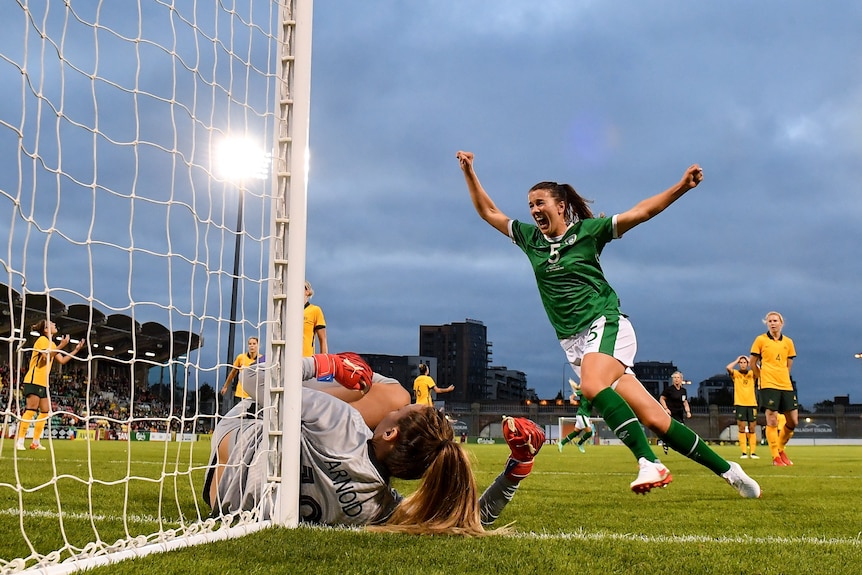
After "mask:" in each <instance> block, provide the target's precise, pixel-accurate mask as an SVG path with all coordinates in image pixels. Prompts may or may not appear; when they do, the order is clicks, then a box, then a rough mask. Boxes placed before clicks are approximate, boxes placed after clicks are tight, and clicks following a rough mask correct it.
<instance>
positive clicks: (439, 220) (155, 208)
mask: <svg viewBox="0 0 862 575" xmlns="http://www.w3.org/2000/svg"><path fill="white" fill-rule="evenodd" d="M71 6H72V9H73V10H74V11H75V12H74V14H69V13H67V12H66V10H68V5H66V4H63V3H59V4H58V3H53V2H52V3H37V2H33V3H30V4H28V10H26V11H25V10H24V9H23V8H22V7H21V6H17V5H16V6H14V9H11V10H10V11H9V14H7V15H6V16H5V17H4V18H3V19H2V20H0V32H2V34H0V79H2V81H0V205H2V210H0V237H7V236H8V237H9V240H8V242H7V249H6V250H3V251H0V263H2V264H3V268H4V270H6V273H5V275H4V277H3V278H2V279H0V281H2V282H3V283H7V284H9V285H11V286H13V287H14V288H15V289H19V290H20V289H23V288H24V287H26V289H28V290H31V291H41V290H46V291H50V292H51V294H52V295H54V296H56V297H58V298H59V299H60V300H62V301H64V302H65V303H67V304H73V303H81V302H82V301H83V302H86V301H89V302H92V303H93V305H94V306H96V307H98V308H100V309H101V310H102V311H104V312H105V313H128V314H135V316H136V319H138V320H139V321H141V322H144V321H158V322H160V323H163V324H165V325H167V326H169V327H170V328H171V329H173V330H191V331H195V332H198V333H203V335H204V336H205V341H204V347H203V348H202V350H201V354H202V357H203V356H204V355H205V356H206V358H203V359H200V360H195V361H198V364H197V367H198V368H199V369H198V372H199V374H200V379H199V383H201V382H207V383H211V384H212V382H213V379H220V378H221V377H222V375H221V373H220V372H219V370H218V369H217V368H216V364H217V363H218V362H219V361H225V357H226V355H228V354H227V353H226V344H225V338H224V337H223V335H224V334H216V336H215V337H213V336H212V331H211V330H216V331H218V328H219V327H221V328H222V331H224V329H223V327H224V322H222V321H219V320H218V318H219V317H222V318H224V317H226V315H227V307H228V302H229V299H230V298H229V294H230V283H231V282H230V279H229V273H228V271H226V270H229V269H230V266H231V263H232V259H233V253H234V236H233V235H232V231H233V229H234V226H235V221H236V205H237V203H236V198H237V194H236V186H235V185H231V184H227V183H225V182H224V181H222V180H219V179H218V178H215V177H213V171H212V170H211V168H212V163H211V151H212V149H213V147H214V144H215V141H216V139H217V138H218V137H220V136H221V135H222V134H226V133H230V132H232V131H235V130H238V129H243V130H247V131H250V130H262V131H263V132H265V131H266V130H267V129H268V130H269V131H270V132H271V131H272V126H271V124H269V123H268V122H271V119H272V117H273V114H271V113H270V115H267V114H266V111H267V109H268V108H269V107H270V103H271V102H272V101H273V100H274V94H273V93H272V92H271V91H267V90H257V89H254V88H253V89H252V90H251V91H249V92H246V91H245V89H246V85H247V84H248V83H250V82H252V81H253V80H254V77H255V75H257V71H258V69H264V68H266V65H265V63H266V62H267V61H269V62H270V66H271V67H270V68H269V70H273V69H274V68H275V64H274V63H275V61H276V58H275V54H274V53H272V52H271V51H267V50H268V47H269V45H268V44H267V42H266V34H267V33H268V32H269V30H272V28H269V29H267V28H266V27H265V26H257V27H253V28H251V29H250V31H249V29H246V30H243V27H242V25H241V24H242V22H241V20H243V18H244V16H243V10H244V9H245V7H244V5H243V3H242V2H237V3H236V4H235V5H234V7H236V8H237V11H236V14H234V15H232V16H231V17H229V16H226V15H225V13H224V12H220V11H218V10H216V9H215V8H214V7H213V6H211V5H208V4H206V3H198V4H197V5H193V4H191V3H188V4H186V3H179V4H177V5H176V6H174V7H173V8H171V5H169V3H165V2H158V1H152V2H142V3H140V8H141V13H142V15H143V17H142V19H141V21H140V22H139V21H138V18H137V15H138V7H137V6H135V5H134V4H132V5H126V4H124V3H118V2H103V3H95V2H86V1H80V0H76V1H74V2H72V3H71ZM130 6H131V7H130ZM251 6H252V7H253V10H254V11H255V14H254V18H253V20H254V21H255V22H256V23H258V22H260V23H265V21H266V19H267V18H268V17H269V14H268V12H267V11H268V10H269V9H270V8H271V6H272V5H269V4H266V3H262V2H254V3H252V4H251ZM46 8H47V9H48V15H44V14H43V12H44V10H45V9H46ZM261 19H262V20H261ZM95 21H98V22H99V28H98V31H97V32H95V33H94V32H93V29H92V28H91V27H90V26H89V25H87V23H88V22H95ZM272 21H274V18H273V19H272ZM192 24H195V25H197V26H200V28H201V29H200V32H199V33H198V34H192ZM43 27H44V28H45V31H46V33H45V34H44V35H43V34H42V28H43ZM212 29H217V31H218V40H213V38H214V37H215V33H212V32H211V30H212ZM139 30H140V32H139ZM860 30H862V4H860V3H858V2H852V1H837V0H836V1H834V2H829V3H828V5H827V4H825V3H822V2H821V3H817V2H802V1H791V0H762V1H758V2H751V1H748V0H745V1H742V0H740V1H733V0H731V1H725V2H721V3H718V2H684V1H676V2H675V1H665V2H644V1H641V0H631V1H624V0H620V1H613V2H611V1H604V0H603V1H582V0H556V1H547V0H534V1H532V2H524V1H523V0H521V1H509V0H484V1H474V0H432V1H430V2H415V1H407V0H402V1H395V0H391V1H389V0H370V1H367V2H355V1H348V0H317V1H316V2H315V3H314V23H313V39H314V48H313V58H312V93H311V122H310V144H311V171H310V174H309V188H308V222H309V232H308V258H307V277H308V279H309V280H310V281H311V282H312V283H313V284H314V287H315V290H316V295H315V297H314V302H315V303H317V304H318V305H320V306H321V307H322V308H323V310H324V312H325V314H326V319H327V333H328V337H329V341H330V349H332V350H354V351H358V352H361V353H363V352H364V353H379V354H393V355H415V354H417V353H418V339H419V326H420V325H421V324H446V323H452V322H463V321H464V320H465V319H467V318H471V319H476V320H480V321H482V322H483V323H484V324H485V325H486V326H487V330H488V339H489V341H491V342H493V364H494V365H505V366H507V367H508V368H510V369H515V370H520V371H523V372H525V373H526V374H527V380H528V385H529V386H530V387H533V388H535V389H536V390H537V392H538V393H539V395H540V396H542V397H553V396H554V395H556V393H557V392H558V391H559V390H560V389H561V388H562V387H563V386H564V385H565V383H564V382H565V380H566V379H567V378H568V377H569V375H570V373H569V372H568V371H567V368H566V367H565V359H564V355H563V352H562V350H561V349H560V347H559V344H558V342H557V341H556V339H555V337H554V333H553V330H552V329H551V327H550V325H549V323H548V320H547V318H546V316H545V313H544V310H543V309H542V307H541V304H540V301H539V297H538V293H537V290H536V287H535V282H534V280H533V276H532V271H531V270H530V267H529V264H528V262H527V259H526V257H525V256H524V255H523V253H522V252H521V251H520V250H519V249H518V248H517V247H515V246H514V245H513V244H512V243H511V242H510V241H508V240H507V239H506V238H505V237H504V236H502V235H501V234H499V233H498V232H496V231H495V230H494V229H492V228H491V227H490V226H488V225H487V224H485V223H484V222H483V221H482V220H481V219H480V218H479V216H478V215H477V214H476V213H475V212H474V210H473V207H472V204H471V202H470V200H469V196H468V194H467V190H466V187H465V184H464V179H463V176H462V174H461V171H460V169H459V167H458V162H457V161H456V159H455V153H456V152H457V151H458V150H461V149H464V150H469V151H472V152H474V153H475V155H476V161H475V166H476V170H477V173H478V175H479V177H480V179H481V181H482V183H483V184H484V185H485V188H486V189H487V190H488V192H489V193H490V194H491V196H492V197H493V198H494V200H495V201H496V203H497V205H498V207H499V208H500V209H501V210H502V211H503V212H505V213H506V214H507V215H508V216H510V217H512V218H518V219H521V220H529V218H530V216H529V211H528V209H527V201H526V198H527V191H528V190H529V188H530V187H531V186H532V185H533V184H535V183H537V182H539V181H544V180H554V181H559V182H568V183H570V184H572V185H574V186H575V188H576V189H577V190H578V191H579V192H580V194H581V195H583V196H584V197H586V198H589V199H592V200H594V203H593V210H594V212H596V213H600V212H604V213H606V214H608V215H612V214H615V213H618V212H621V211H625V210H627V209H629V208H631V207H632V206H633V205H635V204H636V203H637V202H638V201H640V200H641V199H643V198H645V197H648V196H651V195H653V194H655V193H658V192H661V191H662V190H664V189H666V188H667V187H669V186H671V185H673V184H674V183H676V182H677V181H678V180H679V178H680V177H681V176H682V174H683V172H684V171H685V169H686V168H687V167H688V166H689V165H690V164H693V163H699V164H700V165H701V166H702V168H703V170H704V175H705V180H704V181H703V183H702V184H701V185H700V186H699V187H698V188H697V189H695V190H693V191H692V192H690V193H689V194H688V195H686V196H685V197H684V198H682V199H681V200H680V201H679V202H677V203H676V204H674V205H673V206H671V207H670V208H669V209H668V210H667V211H666V212H664V213H662V214H661V215H659V216H658V217H657V218H656V219H654V220H652V221H649V222H647V223H645V224H643V225H642V226H640V227H638V228H636V229H634V230H632V231H630V232H629V233H627V234H626V236H625V237H624V238H622V239H620V240H618V241H614V242H611V243H610V244H609V245H608V246H607V247H606V248H605V250H604V253H603V255H602V265H603V267H604V270H605V273H606V275H607V277H608V279H609V280H610V282H611V284H612V285H613V286H614V287H615V289H616V291H617V292H618V294H619V295H620V298H621V300H622V305H623V311H624V312H625V313H627V314H628V315H629V316H630V318H631V320H632V322H633V324H634V326H635V330H636V332H637V335H638V339H639V352H638V355H637V359H638V360H640V361H649V360H652V361H667V362H673V363H674V364H675V365H677V366H678V367H679V368H680V369H681V370H682V371H683V372H684V373H685V377H686V379H688V380H691V381H693V382H694V383H695V384H697V383H699V382H700V381H702V380H703V379H706V378H708V377H710V376H712V375H715V374H720V373H723V371H724V367H725V365H727V364H728V362H730V361H731V360H733V359H734V358H736V357H737V356H739V355H740V354H746V353H748V351H749V350H750V346H751V343H752V341H753V340H754V338H755V337H756V336H757V335H758V334H759V333H761V332H763V331H765V326H764V325H763V323H762V321H761V320H762V318H763V317H764V316H765V315H766V313H767V312H768V311H770V310H778V311H780V312H781V313H782V314H783V315H784V317H785V320H786V325H785V334H786V335H788V336H789V337H791V338H793V340H794V341H795V343H796V349H797V352H798V357H797V359H796V360H795V362H794V366H793V375H794V377H795V379H796V380H797V382H798V386H799V396H800V399H801V401H802V403H803V404H805V405H806V406H808V407H811V406H813V404H814V403H815V402H817V401H821V400H824V399H832V398H833V397H834V396H836V395H846V394H849V395H850V399H851V401H855V402H862V389H860V384H862V361H860V360H859V359H855V358H854V357H853V356H854V354H856V353H860V352H862V327H860V325H862V321H860V320H862V318H860V315H862V305H860V296H859V293H860V285H862V266H860V262H859V250H860V245H862V225H860V221H862V193H860V189H859V182H860V180H862V34H860ZM139 33H140V34H142V35H143V37H145V38H147V41H146V42H137V41H135V39H136V38H137V35H138V34H139ZM22 38H26V41H22ZM43 38H48V41H46V40H44V39H43ZM50 42H54V44H51V43H50ZM151 42H159V43H161V45H162V46H161V47H159V46H157V45H156V44H155V43H151ZM243 50H245V51H246V52H254V53H255V56H254V58H252V60H254V61H255V71H254V73H253V74H248V75H246V73H245V72H246V71H247V70H246V69H245V66H244V65H242V62H243V58H244V52H243ZM61 53H62V58H60V57H59V55H60V54H61ZM261 58H263V62H264V65H263V66H260V68H258V67H257V66H258V64H257V62H259V61H260V59H261ZM191 70H194V78H195V79H194V80H190V79H189V78H190V76H192V74H191V73H190V71H191ZM133 89H136V90H140V91H137V92H136V91H133ZM22 102H23V103H22ZM237 102H242V103H246V104H248V107H247V108H239V107H237V106H236V103H237ZM19 133H20V134H22V135H21V136H19ZM108 144H109V145H108ZM174 152H176V153H174ZM166 157H167V158H166ZM165 159H167V162H166V163H160V162H164V160H165ZM60 172H62V175H58V174H60ZM261 187H262V186H259V185H257V184H253V185H252V184H250V185H249V186H248V188H249V189H248V190H247V192H246V195H245V196H244V197H245V202H246V203H245V210H246V213H245V229H246V230H247V231H248V232H249V235H248V236H247V237H246V238H244V244H243V254H244V260H243V266H244V267H243V275H244V276H249V277H260V276H261V275H262V274H264V273H265V270H266V267H267V266H266V265H264V264H263V263H261V261H262V260H261V258H260V254H266V253H268V247H267V244H266V241H267V237H266V235H267V234H268V233H269V232H268V231H266V230H265V228H266V224H267V222H268V217H267V216H266V210H265V207H264V206H266V205H267V202H268V199H267V198H266V195H265V193H263V192H262V191H261ZM58 189H62V193H58V191H57V190H58ZM162 222H164V224H162ZM255 254H257V257H256V258H255V257H253V256H254V255H255ZM168 256H169V257H168ZM45 263H47V265H43V264H45ZM87 271H89V273H85V272H87ZM24 284H26V285H24ZM127 284H128V285H127ZM249 284H250V285H249V286H247V287H243V292H242V297H241V298H240V302H239V317H240V318H241V319H242V320H243V322H244V323H243V325H242V326H241V329H240V330H239V332H238V337H239V338H240V339H239V344H238V346H237V348H238V349H237V350H236V351H237V352H238V351H239V350H240V349H242V346H243V343H242V342H243V341H244V340H245V337H246V336H248V335H257V334H258V333H260V331H259V327H260V325H261V324H262V323H263V322H264V321H265V319H266V313H265V310H263V309H262V308H261V307H260V306H259V305H258V302H259V301H261V300H262V299H263V298H264V297H265V295H266V285H265V282H257V283H255V282H254V281H251V282H249ZM165 289H167V290H169V293H170V300H167V301H168V302H169V303H170V305H169V306H167V307H166V303H165V302H166V300H165V298H164V297H162V294H161V292H164V290H165ZM222 371H223V370H222ZM217 372H218V373H217ZM408 383H409V382H408ZM693 391H694V390H693Z"/></svg>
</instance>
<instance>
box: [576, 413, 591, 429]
mask: <svg viewBox="0 0 862 575" xmlns="http://www.w3.org/2000/svg"><path fill="white" fill-rule="evenodd" d="M592 428H593V424H592V422H590V418H589V417H587V416H586V415H576V416H575V429H592Z"/></svg>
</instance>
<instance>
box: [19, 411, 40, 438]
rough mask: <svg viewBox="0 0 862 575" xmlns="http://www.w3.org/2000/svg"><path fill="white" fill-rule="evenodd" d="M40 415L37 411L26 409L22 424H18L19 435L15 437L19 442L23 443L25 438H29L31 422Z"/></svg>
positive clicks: (22, 415) (22, 416)
mask: <svg viewBox="0 0 862 575" xmlns="http://www.w3.org/2000/svg"><path fill="white" fill-rule="evenodd" d="M37 415H39V412H38V411H36V410H35V409H25V410H24V413H22V414H21V423H19V424H18V433H17V434H16V435H15V439H16V440H17V441H19V442H23V441H24V438H25V437H27V428H29V427H30V422H31V421H33V418H35V417H36V416H37Z"/></svg>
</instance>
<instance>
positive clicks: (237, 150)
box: [215, 137, 272, 182]
mask: <svg viewBox="0 0 862 575" xmlns="http://www.w3.org/2000/svg"><path fill="white" fill-rule="evenodd" d="M270 164H272V153H270V152H266V151H264V149H263V147H262V146H260V145H259V144H256V143H255V141H254V139H253V138H247V137H226V138H225V139H223V140H222V141H221V142H219V144H218V147H217V148H216V151H215V167H216V169H217V170H218V173H219V174H220V175H221V176H222V177H223V178H225V179H226V180H229V181H233V182H242V181H243V180H248V179H254V180H265V179H267V178H269V176H270V171H269V166H270Z"/></svg>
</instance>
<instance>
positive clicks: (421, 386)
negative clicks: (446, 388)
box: [413, 375, 436, 406]
mask: <svg viewBox="0 0 862 575" xmlns="http://www.w3.org/2000/svg"><path fill="white" fill-rule="evenodd" d="M435 387H436V385H435V384H434V380H433V379H432V378H431V376H428V375H420V376H419V377H417V378H416V379H414V380H413V392H414V393H415V394H416V403H419V404H421V405H430V406H433V405H434V399H433V398H432V397H431V390H432V389H434V388H435Z"/></svg>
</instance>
